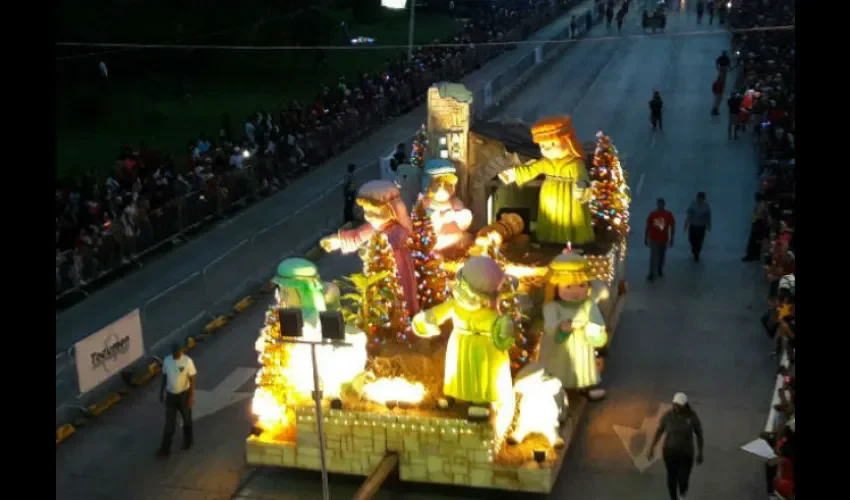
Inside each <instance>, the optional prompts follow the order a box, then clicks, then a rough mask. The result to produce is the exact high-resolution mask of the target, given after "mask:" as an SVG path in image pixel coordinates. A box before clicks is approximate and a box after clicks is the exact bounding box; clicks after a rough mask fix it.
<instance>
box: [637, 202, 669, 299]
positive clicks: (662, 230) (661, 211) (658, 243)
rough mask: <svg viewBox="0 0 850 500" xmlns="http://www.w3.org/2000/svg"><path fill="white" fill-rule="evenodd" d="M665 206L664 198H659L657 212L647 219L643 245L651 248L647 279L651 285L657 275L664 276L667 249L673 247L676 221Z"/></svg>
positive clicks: (656, 204)
mask: <svg viewBox="0 0 850 500" xmlns="http://www.w3.org/2000/svg"><path fill="white" fill-rule="evenodd" d="M665 205H666V203H665V202H664V198H658V201H657V202H656V203H655V206H656V208H655V210H654V211H652V212H651V213H650V214H649V217H647V218H646V232H645V233H644V237H643V243H644V244H645V245H646V246H648V247H649V276H647V278H646V279H647V280H648V281H649V282H650V283H652V282H653V281H655V275H656V274H657V275H658V277H659V278H661V277H663V276H664V257H665V256H666V254H667V247H668V246H671V247H672V246H673V234H674V233H675V230H676V219H675V218H674V217H673V214H672V213H670V212H669V211H668V210H667V209H666V208H665Z"/></svg>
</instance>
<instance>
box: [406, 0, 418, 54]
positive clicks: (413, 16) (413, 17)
mask: <svg viewBox="0 0 850 500" xmlns="http://www.w3.org/2000/svg"><path fill="white" fill-rule="evenodd" d="M415 22H416V0H410V26H409V27H408V29H407V58H408V59H413V26H414V24H415Z"/></svg>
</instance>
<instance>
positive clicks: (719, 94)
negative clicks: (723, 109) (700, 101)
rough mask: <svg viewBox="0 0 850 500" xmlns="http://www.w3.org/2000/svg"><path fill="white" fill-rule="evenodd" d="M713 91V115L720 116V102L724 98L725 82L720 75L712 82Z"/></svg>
mask: <svg viewBox="0 0 850 500" xmlns="http://www.w3.org/2000/svg"><path fill="white" fill-rule="evenodd" d="M711 93H712V95H713V96H714V101H712V104H711V116H720V102H721V101H722V100H723V82H722V81H721V80H720V77H719V76H718V77H717V79H716V80H714V83H712V84H711Z"/></svg>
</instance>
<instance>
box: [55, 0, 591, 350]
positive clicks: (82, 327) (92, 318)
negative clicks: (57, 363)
mask: <svg viewBox="0 0 850 500" xmlns="http://www.w3.org/2000/svg"><path fill="white" fill-rule="evenodd" d="M592 5H593V2H592V1H587V2H584V3H582V4H580V5H579V6H577V7H576V8H575V9H573V11H571V12H579V13H580V12H584V10H587V9H588V8H590V7H591V6H592ZM570 16H571V14H569V13H568V14H565V15H564V16H562V17H561V18H560V19H558V20H557V21H555V22H554V23H552V24H550V25H549V26H547V27H546V28H543V29H541V30H539V31H538V32H537V33H535V34H534V35H533V36H532V37H530V38H529V40H531V41H534V40H545V39H551V38H552V37H553V36H554V35H556V34H557V33H558V32H560V31H561V30H563V29H564V28H565V27H566V26H568V25H569V19H570ZM533 50H534V46H533V45H529V44H522V45H519V47H518V48H517V49H516V50H513V51H511V52H508V53H506V54H502V55H501V56H499V57H498V58H496V59H495V60H493V61H490V62H489V63H488V64H487V65H486V66H484V67H483V68H482V69H481V70H480V71H478V72H476V73H474V74H472V75H469V76H468V77H466V78H464V79H463V83H464V84H466V85H467V87H469V88H470V89H472V90H477V89H479V88H481V87H483V86H484V85H485V84H486V83H487V82H489V81H490V80H492V79H493V78H495V77H497V76H498V75H500V74H501V73H502V72H504V71H505V70H506V69H507V68H510V67H511V66H512V65H514V64H515V63H516V62H517V61H518V60H520V59H521V58H523V57H525V56H527V55H528V54H529V53H531V52H532V51H533ZM424 119H425V107H424V106H420V107H418V108H416V109H415V110H413V111H412V112H410V113H408V114H407V115H405V116H403V117H401V118H399V119H398V120H396V121H395V122H394V123H392V124H390V125H387V126H385V127H383V128H382V129H380V130H378V131H377V132H375V133H374V134H373V135H371V136H370V137H368V138H367V139H365V140H364V141H363V142H361V143H359V144H357V145H356V146H354V147H353V148H351V149H350V150H348V151H346V152H345V153H343V154H342V155H340V156H339V157H337V158H335V159H334V160H331V161H329V162H328V163H326V164H324V165H322V166H321V167H319V168H317V169H316V170H314V171H313V172H311V173H309V174H308V175H306V176H304V177H303V178H301V179H299V180H298V181H296V182H295V183H293V184H292V185H291V186H289V187H288V188H287V189H286V190H284V191H283V192H281V193H278V194H277V195H275V196H273V197H270V198H267V199H266V200H263V201H261V202H259V203H257V204H256V205H254V206H252V207H250V208H248V209H247V210H245V211H244V212H243V213H241V214H239V215H237V216H236V217H234V218H232V219H228V220H226V221H223V222H222V223H221V224H220V225H219V227H217V228H215V229H213V230H211V231H209V232H207V233H205V234H204V235H202V236H200V237H199V238H197V239H195V240H192V241H190V242H189V243H187V244H186V245H185V246H183V247H182V248H179V249H176V250H175V251H173V252H172V253H170V254H168V255H166V256H164V257H163V258H161V259H160V260H158V261H156V262H154V263H152V264H150V265H148V266H146V267H145V268H143V269H140V270H139V271H137V272H136V273H134V274H132V275H130V276H128V277H126V278H124V279H123V280H121V281H119V282H117V283H114V284H112V285H110V286H108V287H106V288H104V289H102V290H99V291H98V292H96V293H95V294H94V295H92V296H91V297H89V298H88V299H86V300H85V301H83V302H81V303H80V304H78V305H76V306H74V307H73V308H71V309H69V310H67V311H64V312H63V313H62V314H60V315H57V317H56V349H57V352H59V351H62V350H67V349H69V348H70V347H72V346H73V345H74V344H75V343H76V342H77V341H78V340H80V339H82V338H84V337H86V336H88V335H90V334H92V333H94V332H96V331H97V330H99V329H101V328H103V327H104V326H106V325H108V324H109V323H111V322H112V321H115V320H116V319H117V318H120V317H121V316H123V315H124V314H127V313H128V312H130V311H132V310H133V309H135V308H137V307H140V306H141V305H143V304H144V303H145V301H147V300H148V299H150V298H151V297H154V296H156V295H157V294H159V293H161V292H162V291H164V290H167V289H168V288H170V287H172V286H174V285H176V284H178V283H180V282H181V281H183V280H184V279H185V278H186V277H187V276H189V275H191V274H192V273H196V272H198V271H199V270H201V269H203V268H204V267H205V266H206V265H207V264H209V263H210V262H212V261H214V260H215V259H216V258H218V257H219V256H221V255H222V254H223V253H224V252H226V251H228V250H229V249H230V248H231V247H232V246H233V245H235V244H236V243H238V242H239V241H241V240H243V239H245V238H248V237H250V236H251V235H253V234H254V233H256V232H257V231H260V230H262V229H264V228H266V227H268V226H270V225H272V224H273V223H275V222H277V221H279V220H281V219H283V218H285V217H287V215H289V214H291V213H293V212H294V211H295V210H297V209H298V208H299V207H302V206H305V205H307V204H308V203H309V202H310V201H312V200H314V199H316V197H318V196H319V195H320V194H321V193H323V192H325V191H326V190H328V189H329V188H331V187H332V186H333V185H334V184H335V183H338V182H339V180H340V179H341V178H342V177H343V176H344V173H345V169H346V165H348V164H349V163H354V164H356V165H366V164H368V163H370V162H372V161H374V160H376V159H377V158H378V157H379V156H381V155H385V154H388V153H389V152H390V151H391V150H392V149H394V147H395V145H396V144H398V143H400V142H408V141H409V139H410V138H411V137H412V136H413V134H414V133H415V131H416V130H417V129H418V128H419V126H421V125H422V122H423V121H424ZM376 172H377V169H376Z"/></svg>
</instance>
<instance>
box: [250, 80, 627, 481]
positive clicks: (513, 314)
mask: <svg viewBox="0 0 850 500" xmlns="http://www.w3.org/2000/svg"><path fill="white" fill-rule="evenodd" d="M428 104H429V105H428V126H427V128H425V129H423V131H422V132H421V133H420V135H419V137H418V138H417V143H416V145H415V146H414V155H413V156H414V157H415V158H414V159H413V160H412V161H411V163H412V164H413V165H412V166H413V168H417V169H420V170H421V175H417V176H408V177H409V178H412V179H416V180H417V182H420V181H421V184H419V185H418V186H417V190H418V192H419V195H418V196H416V197H415V199H412V200H411V201H412V206H410V204H409V203H406V202H405V198H406V197H405V195H404V192H405V191H410V189H411V187H410V186H399V185H397V184H395V183H393V182H390V181H387V180H378V181H371V182H367V183H366V184H364V185H363V186H361V187H360V189H359V190H358V196H357V204H358V205H359V206H360V207H361V208H362V209H363V215H364V219H365V222H364V223H363V224H362V225H361V226H360V227H356V228H353V229H348V230H340V231H339V232H338V233H336V234H332V235H329V236H327V237H326V238H324V239H323V240H322V241H321V245H322V247H323V248H324V249H325V250H326V251H329V252H333V251H341V252H345V253H352V252H359V255H360V257H361V259H362V262H363V269H362V273H358V274H355V275H352V276H348V277H346V278H345V279H343V280H341V281H340V282H338V283H336V284H331V283H325V282H322V281H321V277H320V276H319V274H318V270H317V268H316V266H315V265H314V264H312V263H311V262H309V261H305V260H302V259H287V260H286V261H284V262H282V263H281V265H280V267H279V269H278V276H277V278H276V279H275V283H276V284H277V286H278V289H277V291H276V293H275V300H274V301H273V303H272V304H271V306H270V308H269V310H268V312H267V314H266V319H265V325H264V326H263V328H262V330H261V334H260V338H259V339H258V341H257V345H256V347H257V351H258V352H259V359H260V364H261V368H260V371H259V373H258V376H257V389H256V392H255V395H254V399H253V402H252V412H253V414H254V416H255V424H254V432H253V434H252V435H251V436H250V437H249V438H248V440H247V461H248V463H249V464H250V465H257V466H274V467H289V468H298V469H310V470H320V469H322V468H323V463H322V462H324V468H325V469H326V470H327V471H329V472H331V473H342V474H353V475H363V476H368V475H370V474H372V473H373V471H375V469H376V467H378V466H379V464H382V463H384V462H385V461H386V460H387V458H388V457H393V459H394V460H396V462H394V463H397V466H398V471H399V476H400V479H401V480H402V481H413V482H423V483H439V484H448V485H459V486H471V487H481V488H495V489H504V490H514V491H523V492H535V493H548V492H549V491H551V489H552V486H553V485H554V483H555V480H556V478H557V475H558V472H559V470H560V466H561V463H562V460H563V457H564V455H565V453H566V450H567V449H568V446H569V443H570V439H571V437H572V436H573V433H574V431H575V428H576V426H577V424H578V421H579V419H580V417H581V415H582V414H583V411H584V408H585V406H586V405H587V404H593V403H592V401H595V400H598V399H600V398H602V397H604V394H605V391H604V388H603V387H601V386H600V380H601V379H600V373H601V371H602V370H603V369H604V352H605V347H606V346H607V344H608V343H609V342H610V336H611V334H612V333H613V331H614V329H615V328H616V324H617V322H618V318H619V314H620V311H621V310H622V305H623V302H624V299H625V296H624V292H625V283H624V282H623V281H622V276H623V261H624V258H625V251H626V237H627V235H628V231H629V212H628V206H629V194H628V187H627V185H626V178H625V174H624V171H623V168H622V166H621V164H620V160H619V156H618V154H617V151H616V149H615V148H614V146H613V144H612V143H611V140H610V138H608V137H607V136H605V135H604V134H603V133H601V132H600V133H599V134H598V135H597V138H596V139H597V140H596V143H595V144H593V145H592V148H593V153H592V154H591V155H585V153H584V149H585V147H586V145H582V144H581V143H579V141H578V140H577V138H576V136H575V133H574V130H573V127H572V123H571V121H570V119H569V117H564V116H560V117H549V118H544V119H542V120H540V121H539V122H537V123H535V124H534V125H533V126H531V127H530V133H529V126H528V125H524V124H520V123H511V124H503V123H502V124H492V123H491V124H482V125H478V126H470V122H469V117H470V107H471V105H472V96H471V94H470V93H469V92H468V91H467V90H466V89H465V88H464V87H463V86H461V85H458V84H439V85H436V86H434V87H432V88H431V89H430V91H429V103H428ZM409 198H413V197H409ZM293 339H295V340H293ZM317 384H318V386H319V387H320V391H317V392H314V386H316V385H317ZM320 443H321V444H320Z"/></svg>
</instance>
